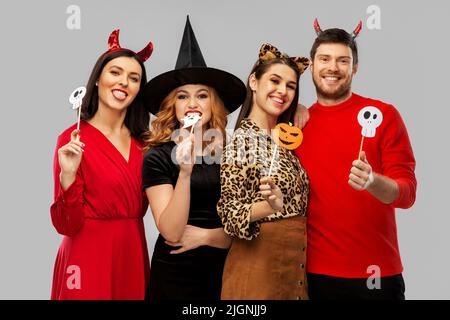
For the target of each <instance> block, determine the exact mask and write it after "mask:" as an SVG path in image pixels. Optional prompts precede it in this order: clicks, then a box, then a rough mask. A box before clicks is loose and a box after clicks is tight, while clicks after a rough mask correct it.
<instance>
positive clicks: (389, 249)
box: [296, 24, 416, 299]
mask: <svg viewBox="0 0 450 320" xmlns="http://www.w3.org/2000/svg"><path fill="white" fill-rule="evenodd" d="M316 31H317V32H318V37H317V39H316V40H315V42H314V44H313V46H312V49H311V60H312V65H311V72H312V76H313V81H314V84H315V87H316V93H317V102H316V103H315V104H314V105H313V106H312V107H311V108H309V115H310V119H309V121H308V123H307V125H306V127H305V128H304V131H303V132H304V137H305V139H304V142H303V144H302V145H301V146H300V148H298V149H297V150H296V154H297V156H298V157H299V159H300V162H301V163H302V165H303V166H304V167H305V169H306V171H307V172H308V175H309V178H310V198H309V209H308V248H307V257H308V258H307V272H308V285H309V294H310V298H311V299H404V298H405V295H404V292H405V286H404V281H403V277H402V271H403V267H402V263H401V259H400V253H399V248H398V241H397V228H396V220H395V208H409V207H411V206H412V205H413V203H414V201H415V196H416V178H415V174H414V169H415V159H414V155H413V151H412V148H411V144H410V141H409V137H408V133H407V130H406V127H405V125H404V123H403V121H402V118H401V116H400V114H399V112H398V111H397V110H396V109H395V108H394V106H392V105H389V104H386V103H384V102H382V101H379V100H373V99H368V98H364V97H362V96H359V95H357V94H355V93H352V91H351V84H352V79H353V76H354V75H355V74H356V72H357V69H358V51H357V46H356V42H355V37H356V36H357V32H356V30H355V32H354V33H353V34H349V33H347V32H346V31H344V30H342V29H328V30H325V31H322V30H320V27H318V24H317V25H316ZM367 106H371V107H376V108H377V109H379V111H381V114H382V118H383V120H382V122H381V124H380V125H379V126H378V127H377V128H375V132H374V133H375V136H374V137H367V138H365V139H364V145H363V151H362V152H361V154H358V153H359V148H360V143H361V135H362V127H361V125H360V124H359V122H358V119H357V118H358V114H359V112H360V111H361V109H363V108H365V107H367ZM369 115H370V116H373V114H366V116H369Z"/></svg>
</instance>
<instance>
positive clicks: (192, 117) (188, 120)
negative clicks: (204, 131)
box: [181, 113, 202, 133]
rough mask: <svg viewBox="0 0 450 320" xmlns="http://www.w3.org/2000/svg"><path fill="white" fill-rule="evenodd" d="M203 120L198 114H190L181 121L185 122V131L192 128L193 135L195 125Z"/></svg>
mask: <svg viewBox="0 0 450 320" xmlns="http://www.w3.org/2000/svg"><path fill="white" fill-rule="evenodd" d="M201 118H202V116H201V115H199V114H198V113H189V114H188V115H187V116H185V117H184V118H183V119H181V120H182V121H183V129H184V128H189V127H191V133H192V131H194V127H195V125H196V124H197V122H199V121H200V119H201Z"/></svg>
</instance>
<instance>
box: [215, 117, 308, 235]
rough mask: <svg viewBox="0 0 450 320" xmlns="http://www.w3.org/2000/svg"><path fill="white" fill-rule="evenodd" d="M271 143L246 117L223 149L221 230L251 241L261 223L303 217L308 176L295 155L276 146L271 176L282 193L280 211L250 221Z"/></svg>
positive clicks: (270, 152)
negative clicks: (222, 228) (281, 207)
mask: <svg viewBox="0 0 450 320" xmlns="http://www.w3.org/2000/svg"><path fill="white" fill-rule="evenodd" d="M274 149H275V144H274V143H273V140H272V138H271V137H270V136H269V135H268V134H267V133H266V131H265V130H262V129H260V128H259V127H258V126H257V125H256V123H255V122H253V121H252V120H250V119H248V118H246V119H243V120H242V122H241V127H240V128H239V129H237V130H236V131H235V132H234V134H233V137H232V138H231V141H230V143H228V144H227V146H226V147H225V149H224V152H223V154H222V161H221V166H220V184H221V197H220V200H219V202H218V203H217V212H218V214H219V216H220V217H221V219H222V224H223V225H224V230H225V232H226V233H227V234H228V235H230V236H232V237H238V238H241V239H246V240H252V239H254V238H256V237H257V236H258V235H259V232H260V225H261V223H263V222H269V221H274V220H278V219H283V218H289V217H293V216H297V215H301V216H306V207H307V204H308V194H309V179H308V176H307V174H306V171H305V170H304V169H303V167H302V166H301V164H300V162H299V160H298V159H297V157H296V156H295V155H294V154H293V153H292V152H291V151H289V150H286V149H284V148H281V147H277V153H276V154H275V158H274V164H273V168H272V172H271V176H272V178H273V180H274V182H275V184H276V185H277V186H278V187H279V188H280V190H281V192H282V193H283V195H284V198H283V203H284V205H283V210H281V211H278V212H275V213H273V214H271V215H269V216H267V217H265V218H263V219H261V220H258V221H254V222H250V214H251V210H252V205H253V204H254V203H256V202H259V201H264V200H265V198H264V197H263V196H262V195H261V194H260V192H259V185H260V183H259V180H260V179H261V178H262V177H264V176H267V175H268V173H269V167H270V163H271V160H272V156H273V151H274Z"/></svg>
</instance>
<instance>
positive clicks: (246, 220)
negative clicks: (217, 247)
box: [217, 139, 262, 240]
mask: <svg viewBox="0 0 450 320" xmlns="http://www.w3.org/2000/svg"><path fill="white" fill-rule="evenodd" d="M236 142H237V141H236V140H235V139H233V140H232V142H231V143H230V144H229V145H228V146H227V147H226V149H225V152H224V153H223V155H222V161H221V165H220V185H221V195H220V199H219V202H218V203H217V213H218V214H219V216H220V218H221V220H222V224H223V226H224V230H225V233H227V234H228V235H230V236H232V237H237V238H240V239H245V240H252V239H254V238H256V237H257V236H258V235H259V232H260V225H261V222H259V221H254V222H250V216H251V212H252V206H253V204H254V203H255V202H257V201H260V200H262V199H261V196H260V195H258V192H257V190H259V170H258V168H257V165H256V164H250V163H248V162H246V161H243V162H239V161H238V160H237V159H235V156H236V152H234V151H233V145H234V146H237V148H238V149H239V148H243V146H242V145H240V144H239V143H236Z"/></svg>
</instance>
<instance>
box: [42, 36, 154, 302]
mask: <svg viewBox="0 0 450 320" xmlns="http://www.w3.org/2000/svg"><path fill="white" fill-rule="evenodd" d="M118 35H119V31H118V30H116V31H114V32H113V33H112V34H111V36H110V38H109V50H108V51H107V52H105V53H104V54H103V55H101V56H100V58H99V59H98V61H97V63H96V65H95V66H94V69H93V71H92V73H91V76H90V78H89V81H88V84H87V88H86V89H87V91H86V97H85V98H84V99H83V104H82V106H81V118H82V121H81V123H80V129H79V131H78V130H77V129H76V128H77V125H76V124H75V125H73V126H71V127H70V128H68V129H67V130H65V131H64V132H63V133H62V134H61V135H60V136H59V138H58V142H57V146H56V153H55V158H54V179H55V193H54V203H53V204H52V205H51V208H50V212H51V218H52V223H53V225H54V227H55V228H56V230H57V231H58V233H60V234H62V235H63V236H64V237H63V240H62V243H61V246H60V248H59V251H58V255H57V257H56V262H55V268H54V274H53V287H52V295H51V298H52V299H101V300H108V299H144V296H145V290H146V286H147V282H148V279H149V272H150V267H149V259H148V252H147V243H146V239H145V232H144V223H143V216H144V215H145V212H146V210H147V206H148V204H147V201H146V198H145V194H144V193H143V192H142V187H141V184H142V178H141V170H142V149H141V145H142V144H141V143H142V141H143V138H144V137H143V134H144V133H145V132H146V131H147V130H148V124H149V114H148V112H147V111H145V109H144V107H143V104H142V102H141V100H142V99H141V89H142V88H143V86H144V85H145V83H146V82H147V79H146V72H145V67H144V64H143V63H144V61H146V60H147V59H148V58H149V57H150V55H151V53H152V50H153V46H152V44H151V43H149V44H148V45H147V46H146V47H145V48H144V49H143V50H142V51H140V52H139V53H135V52H133V51H131V50H128V49H124V48H121V47H120V45H119V42H118Z"/></svg>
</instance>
